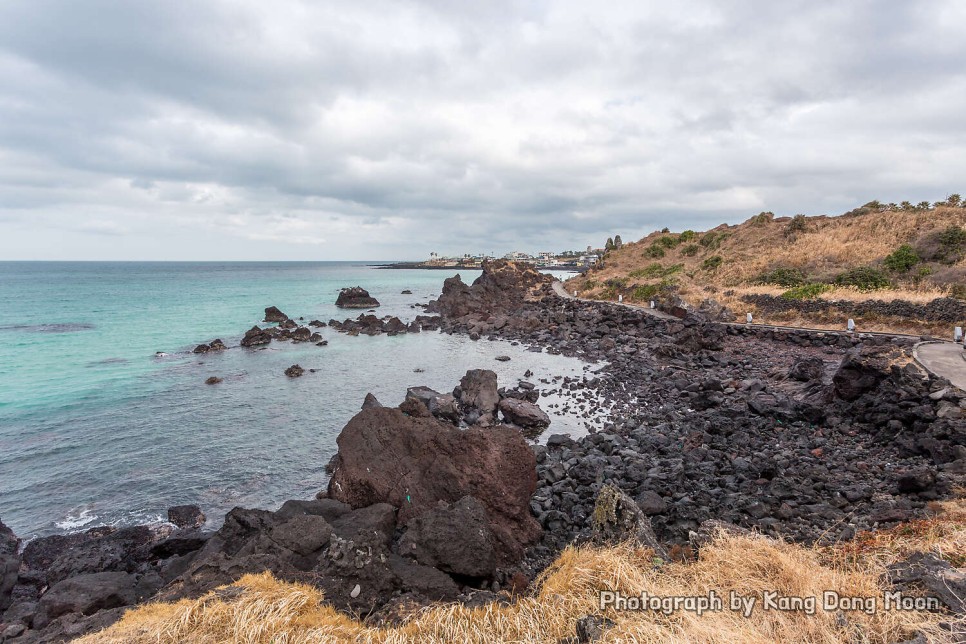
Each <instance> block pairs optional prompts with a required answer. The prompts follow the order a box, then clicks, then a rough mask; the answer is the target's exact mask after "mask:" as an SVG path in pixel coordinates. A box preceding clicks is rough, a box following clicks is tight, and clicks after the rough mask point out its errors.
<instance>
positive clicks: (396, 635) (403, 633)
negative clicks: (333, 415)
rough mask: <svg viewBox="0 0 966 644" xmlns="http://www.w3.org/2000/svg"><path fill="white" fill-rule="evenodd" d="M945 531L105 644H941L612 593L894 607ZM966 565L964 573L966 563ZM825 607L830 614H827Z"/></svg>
mask: <svg viewBox="0 0 966 644" xmlns="http://www.w3.org/2000/svg"><path fill="white" fill-rule="evenodd" d="M934 509H935V510H936V511H937V512H938V515H937V516H936V517H935V518H932V519H929V520H925V521H917V522H912V523H909V524H905V525H902V526H899V527H898V528H896V529H894V530H891V531H887V532H880V533H875V534H871V535H862V536H860V537H859V538H858V539H857V540H855V541H854V542H850V543H848V544H844V545H838V546H828V547H823V548H806V547H802V546H798V545H794V544H786V543H781V542H777V541H774V540H770V539H766V538H764V537H758V536H735V535H726V534H721V535H719V536H718V538H717V539H716V540H715V541H714V542H713V543H712V544H711V545H709V546H706V547H705V548H703V549H702V551H701V554H700V557H699V559H698V560H697V561H694V562H690V563H686V562H681V563H668V564H664V565H656V564H655V562H654V560H653V556H652V553H651V552H650V551H649V550H644V549H639V548H635V547H632V546H629V545H623V546H616V547H609V548H591V547H583V548H575V547H571V548H568V549H566V550H565V551H564V552H563V553H562V554H561V555H560V557H559V558H558V559H557V561H556V562H555V563H554V564H553V565H552V566H551V567H550V568H549V569H548V570H547V571H546V572H545V573H544V575H543V576H542V577H541V579H540V580H538V582H537V584H536V586H537V588H538V590H537V592H536V593H535V594H534V595H532V596H527V597H522V598H519V599H517V600H516V601H514V602H513V603H512V604H510V605H508V606H500V605H489V606H486V607H482V608H467V607H464V606H462V605H459V604H448V605H441V606H434V607H430V608H428V609H425V610H423V611H421V612H418V613H416V614H415V615H413V616H412V617H411V619H410V620H409V621H407V622H406V623H405V624H403V625H402V626H399V627H395V628H372V627H367V626H365V625H363V624H362V623H360V622H358V621H355V620H352V619H350V618H348V617H346V616H344V615H342V614H340V613H338V612H336V611H334V610H333V609H332V608H330V607H328V606H326V605H324V604H323V597H322V594H321V593H320V592H319V591H318V590H316V589H314V588H311V587H308V586H302V585H298V584H287V583H282V582H278V581H276V580H274V579H273V578H272V577H271V576H270V575H269V574H267V573H266V574H262V575H249V576H246V577H244V578H243V579H241V580H240V581H239V582H238V583H237V584H236V586H237V587H238V588H240V589H241V592H239V593H237V594H235V595H234V596H233V595H232V594H231V593H222V595H223V596H222V597H219V593H218V591H216V592H215V593H211V594H209V595H207V596H206V597H203V598H201V599H199V600H196V601H189V600H183V601H181V602H178V603H175V604H150V605H147V606H144V607H141V608H138V609H136V610H133V611H130V612H128V613H127V614H126V615H125V617H124V619H123V620H122V621H121V622H119V623H118V624H116V625H115V626H113V627H112V628H110V629H108V630H107V631H105V632H102V633H99V634H95V635H91V636H88V637H87V638H85V639H83V640H81V642H86V643H88V644H91V643H112V644H113V643H118V644H119V643H121V642H124V643H142V642H143V643H148V642H151V643H175V642H185V643H188V644H201V643H205V644H208V643H215V642H251V643H256V642H258V643H261V642H284V643H291V644H295V643H303V642H304V643H307V642H342V641H350V642H387V643H394V642H441V643H442V642H481V643H482V642H555V641H557V640H558V639H560V638H563V637H568V636H571V635H573V634H574V628H575V623H576V620H577V619H578V618H580V617H582V616H584V615H604V616H606V617H608V618H610V619H612V620H614V622H615V625H614V626H613V627H612V628H610V629H609V630H607V631H606V632H605V635H604V639H603V641H605V642H628V641H636V642H707V643H718V642H721V643H725V642H727V643H731V642H748V643H762V644H763V643H766V642H767V643H770V642H816V643H818V642H822V643H826V642H828V643H831V642H856V641H861V642H872V643H874V642H898V641H902V640H904V639H908V638H910V637H912V636H913V635H914V634H915V633H916V632H921V633H923V634H924V635H926V636H927V638H928V639H929V641H933V642H952V641H956V639H955V638H957V637H962V636H963V634H964V631H962V630H961V629H962V628H963V625H962V623H961V622H960V624H959V625H958V626H956V627H955V632H954V633H950V632H948V631H945V630H943V629H942V628H941V627H940V625H939V624H940V622H943V621H948V620H949V619H950V616H949V615H943V614H937V613H928V612H898V611H878V612H876V613H874V614H871V615H870V614H866V613H864V612H856V611H849V612H845V613H842V612H825V611H823V610H821V607H820V606H819V609H818V611H817V612H816V614H814V615H811V616H810V615H806V614H804V613H802V612H777V611H765V610H761V609H760V608H759V609H757V610H755V611H754V612H753V613H752V615H751V617H748V618H746V617H743V616H742V615H741V614H740V613H738V612H732V611H730V610H728V609H727V608H725V610H723V611H720V612H706V613H704V614H703V615H701V616H698V615H696V614H695V613H689V612H677V613H674V614H672V615H662V614H659V613H653V612H615V611H613V610H605V611H602V610H600V609H599V607H598V591H599V590H601V589H608V590H614V591H621V592H623V593H625V594H627V595H639V594H640V593H641V592H642V591H643V592H647V593H648V594H649V595H652V596H671V595H706V594H707V593H708V591H710V590H712V589H713V590H715V592H717V593H718V594H719V595H722V596H724V597H725V598H727V597H728V593H729V591H735V592H737V593H740V594H742V595H745V596H756V597H758V598H759V604H758V605H759V606H760V605H761V594H762V592H763V591H765V590H774V591H777V592H778V593H779V594H781V595H787V596H817V597H819V598H820V597H821V594H822V593H823V592H824V591H826V590H834V591H836V592H838V593H840V594H842V595H848V596H853V597H854V596H863V597H878V598H879V599H880V600H881V598H882V593H883V591H884V590H885V588H884V587H883V585H882V573H883V572H884V570H885V567H886V566H888V565H889V564H891V563H893V562H895V561H896V560H898V559H899V558H901V557H903V556H904V555H906V554H908V553H909V552H912V551H928V552H933V553H936V554H938V555H940V556H943V557H946V558H947V559H950V558H953V559H955V557H957V556H958V557H960V558H961V557H962V556H963V553H964V552H966V503H964V502H963V501H962V500H960V501H954V502H947V503H944V504H936V505H935V508H934ZM957 565H962V564H961V563H959V564H957ZM820 603H821V602H819V604H820Z"/></svg>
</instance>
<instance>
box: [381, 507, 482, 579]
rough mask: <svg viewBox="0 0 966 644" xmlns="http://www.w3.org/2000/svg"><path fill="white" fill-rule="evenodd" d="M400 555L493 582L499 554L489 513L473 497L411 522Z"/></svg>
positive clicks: (420, 516)
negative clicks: (497, 554) (488, 516)
mask: <svg viewBox="0 0 966 644" xmlns="http://www.w3.org/2000/svg"><path fill="white" fill-rule="evenodd" d="M399 553H400V554H401V555H404V556H407V557H412V558H413V559H414V560H415V561H416V562H417V563H420V564H423V565H426V566H432V567H434V568H439V569H440V570H442V571H444V572H447V573H450V574H453V575H460V576H463V577H477V578H483V579H491V578H492V577H493V576H494V574H495V573H496V565H497V560H496V552H495V543H494V537H493V533H492V532H491V531H490V526H489V521H488V519H487V514H486V509H485V508H484V507H483V505H482V504H481V503H480V502H479V501H477V500H476V499H475V498H473V497H472V496H465V497H463V498H462V499H460V500H458V501H456V502H455V503H451V504H449V505H442V504H441V505H440V506H439V507H436V508H433V509H430V510H428V511H427V512H425V513H424V514H421V515H419V516H416V517H414V518H413V519H411V520H410V521H409V523H408V524H407V527H406V531H405V532H404V533H403V535H402V538H401V539H400V542H399Z"/></svg>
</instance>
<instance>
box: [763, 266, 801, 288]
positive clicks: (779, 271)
mask: <svg viewBox="0 0 966 644" xmlns="http://www.w3.org/2000/svg"><path fill="white" fill-rule="evenodd" d="M755 281H757V282H758V283H759V284H775V285H777V286H786V287H789V286H801V285H802V284H804V283H805V281H806V275H805V273H803V272H802V271H800V270H799V269H797V268H785V267H778V268H774V269H772V270H770V271H768V272H766V273H762V274H761V275H759V276H758V279H757V280H755Z"/></svg>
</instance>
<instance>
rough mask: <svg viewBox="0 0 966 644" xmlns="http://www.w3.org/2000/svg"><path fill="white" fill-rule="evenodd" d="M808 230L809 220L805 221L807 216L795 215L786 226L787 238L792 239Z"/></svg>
mask: <svg viewBox="0 0 966 644" xmlns="http://www.w3.org/2000/svg"><path fill="white" fill-rule="evenodd" d="M807 230H808V220H806V219H805V215H795V216H794V217H792V220H791V221H790V222H788V225H787V226H785V237H790V236H791V235H795V234H797V233H804V232H805V231H807Z"/></svg>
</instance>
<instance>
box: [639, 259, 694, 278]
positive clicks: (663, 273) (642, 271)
mask: <svg viewBox="0 0 966 644" xmlns="http://www.w3.org/2000/svg"><path fill="white" fill-rule="evenodd" d="M682 270H684V264H672V265H671V266H664V265H662V264H658V263H657V262H655V263H653V264H650V265H649V266H646V267H645V268H639V269H637V270H636V271H631V272H630V273H629V275H630V276H631V277H636V278H644V279H650V278H655V277H667V276H668V275H673V274H675V273H680V272H681V271H682Z"/></svg>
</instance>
